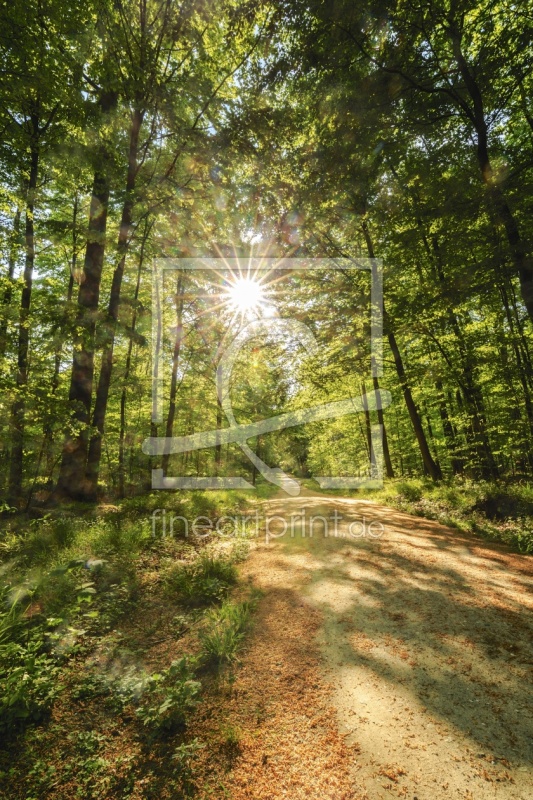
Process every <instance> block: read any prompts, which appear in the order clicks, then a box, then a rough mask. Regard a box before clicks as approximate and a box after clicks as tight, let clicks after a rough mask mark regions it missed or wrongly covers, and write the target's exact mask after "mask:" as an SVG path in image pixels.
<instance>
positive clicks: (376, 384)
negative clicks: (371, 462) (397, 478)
mask: <svg viewBox="0 0 533 800" xmlns="http://www.w3.org/2000/svg"><path fill="white" fill-rule="evenodd" d="M372 383H373V385H374V391H375V392H376V394H377V395H378V397H379V379H378V378H377V377H376V376H375V375H374V377H373V378H372ZM377 415H378V422H379V424H380V425H381V430H382V431H383V461H384V462H385V472H386V474H387V478H394V470H393V468H392V461H391V457H390V450H389V437H388V436H387V428H386V426H385V417H384V415H383V408H382V407H381V403H378V409H377Z"/></svg>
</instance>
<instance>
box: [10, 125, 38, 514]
mask: <svg viewBox="0 0 533 800" xmlns="http://www.w3.org/2000/svg"><path fill="white" fill-rule="evenodd" d="M31 127H32V136H31V141H30V175H29V181H28V191H27V199H26V219H25V231H24V238H25V248H26V256H25V261H24V284H23V287H22V295H21V299H20V314H19V334H18V347H17V385H16V390H15V392H16V393H15V399H14V401H13V405H12V407H11V426H12V433H11V460H10V469H9V492H8V496H9V501H10V502H11V503H13V504H16V503H18V501H19V498H20V495H21V493H22V473H23V459H24V426H25V415H26V397H25V394H26V387H27V383H28V350H29V343H30V328H29V323H30V320H29V316H30V306H31V292H32V284H33V267H34V264H35V238H34V237H35V226H34V210H35V191H36V189H37V177H38V174H39V133H40V131H39V116H38V114H37V113H34V114H33V115H32V116H31Z"/></svg>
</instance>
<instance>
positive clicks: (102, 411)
mask: <svg viewBox="0 0 533 800" xmlns="http://www.w3.org/2000/svg"><path fill="white" fill-rule="evenodd" d="M142 118H143V114H142V112H141V111H140V110H139V109H137V108H136V109H135V110H134V112H133V116H132V124H131V129H130V143H129V152H128V172H127V177H126V198H125V200H124V205H123V207H122V216H121V220H120V230H119V234H118V246H117V252H118V259H119V260H118V264H117V266H116V267H115V271H114V273H113V281H112V283H111V294H110V296H109V307H108V311H107V319H106V322H105V326H104V333H105V344H104V348H103V351H102V365H101V368H100V375H99V376H98V386H97V389H96V397H95V401H94V410H93V415H92V428H93V431H94V432H93V434H92V436H91V438H90V441H89V449H88V453H87V473H86V486H87V499H89V500H91V501H93V502H94V501H95V500H96V496H97V490H98V475H99V472H100V459H101V456H102V437H103V434H104V427H105V418H106V412H107V402H108V399H109V387H110V385H111V375H112V372H113V351H114V347H115V335H116V330H117V322H118V313H119V308H120V291H121V287H122V279H123V277H124V268H125V266H126V256H127V253H128V249H129V244H130V241H129V239H130V233H131V224H132V220H133V206H134V202H135V200H134V190H135V181H136V178H137V169H138V166H137V155H138V150H139V134H140V130H141V124H142Z"/></svg>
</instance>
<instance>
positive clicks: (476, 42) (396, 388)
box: [0, 0, 533, 508]
mask: <svg viewBox="0 0 533 800" xmlns="http://www.w3.org/2000/svg"><path fill="white" fill-rule="evenodd" d="M1 13H2V25H1V28H0V48H1V51H2V67H1V69H2V81H1V88H0V92H1V95H2V96H1V104H0V117H1V119H0V125H1V130H2V143H1V149H0V191H1V206H0V241H1V253H2V256H1V276H0V283H1V286H0V359H1V361H2V372H1V381H2V387H1V388H2V392H1V397H2V399H1V407H0V425H1V427H2V436H1V448H2V455H3V458H2V468H1V475H0V479H1V484H2V487H3V493H4V496H5V503H6V506H5V507H6V508H8V507H10V508H24V507H27V506H29V504H30V503H32V502H42V503H46V502H53V501H54V499H55V500H58V499H59V500H61V499H67V500H86V501H90V502H94V501H95V500H97V499H98V498H99V497H104V496H110V497H124V496H127V495H131V494H136V493H139V492H142V491H144V490H146V489H147V488H148V489H149V488H150V487H151V485H152V483H151V480H152V472H151V471H152V470H161V469H162V470H163V474H164V475H169V476H172V475H178V474H179V475H183V476H190V477H202V476H231V475H233V476H240V477H241V478H243V479H246V480H247V481H252V482H254V481H255V477H256V472H257V469H256V466H255V465H254V463H253V462H252V461H251V460H250V458H249V457H247V456H246V453H245V452H243V451H242V449H241V448H239V447H238V446H237V445H236V444H228V445H225V446H222V445H217V446H216V447H214V448H211V449H203V450H197V451H196V452H195V453H181V454H174V455H172V454H170V453H166V454H163V455H162V456H148V455H146V454H145V453H143V451H142V442H143V441H144V440H145V439H147V438H149V437H165V436H166V437H179V436H186V435H191V434H194V433H196V432H201V431H203V430H208V429H223V428H224V427H225V426H226V425H227V420H226V419H225V416H224V414H223V413H222V408H221V404H220V399H219V398H218V395H217V380H216V371H217V365H218V361H217V359H219V358H220V353H221V345H222V342H224V341H226V340H227V337H228V336H229V335H233V333H232V332H236V330H237V328H238V326H239V325H241V326H242V325H243V324H244V323H245V322H246V321H249V320H250V319H251V318H254V317H258V318H261V317H263V318H266V319H268V318H269V315H270V316H271V317H272V316H274V317H275V316H279V317H290V318H291V319H294V320H299V321H300V322H302V324H303V323H305V324H306V325H308V327H309V329H310V330H311V331H312V332H313V335H314V336H315V338H316V340H317V342H318V343H319V348H320V357H318V356H317V355H316V354H315V355H314V356H311V355H310V354H309V353H307V354H306V353H305V352H303V351H302V350H301V347H300V349H299V346H298V343H297V342H296V341H292V340H287V341H285V342H282V341H280V340H279V337H278V339H276V337H275V336H274V337H270V339H269V338H268V337H266V338H265V337H263V339H262V340H261V341H259V340H257V341H255V342H253V341H251V342H249V343H248V344H247V346H246V347H245V348H244V349H243V351H242V353H241V356H240V360H239V361H238V362H237V365H236V369H235V371H234V378H233V382H232V385H231V392H232V403H233V409H234V412H235V415H236V419H237V422H238V423H239V424H240V423H242V424H245V423H252V422H254V421H257V420H259V419H266V418H268V417H271V416H274V415H276V414H281V413H287V412H289V411H293V410H295V409H299V408H303V407H307V406H309V405H316V404H317V403H327V402H331V401H335V400H339V399H342V398H343V397H347V396H349V397H360V396H362V395H365V393H366V392H370V393H372V392H379V391H382V390H383V391H388V392H390V393H391V398H392V401H391V403H390V405H389V406H388V407H387V408H385V409H383V410H379V409H377V410H376V409H374V410H372V409H371V408H370V407H369V408H367V410H366V412H365V413H361V414H351V415H345V416H343V417H342V418H339V419H336V420H333V421H331V420H328V421H322V422H312V423H309V424H308V425H304V426H301V427H300V428H299V429H297V428H294V429H291V430H286V431H284V432H283V433H280V434H279V435H264V436H261V435H258V436H256V437H253V438H252V439H251V440H250V441H249V442H248V445H247V446H249V448H251V450H252V451H253V452H254V453H255V454H256V456H257V457H260V458H261V459H262V461H263V462H266V463H268V464H269V465H270V466H271V467H272V468H274V467H276V466H278V465H280V466H281V467H282V468H283V469H284V470H285V471H286V472H287V473H290V474H295V475H301V476H310V475H321V474H332V475H337V476H341V477H342V476H343V475H344V476H349V475H365V474H369V473H368V470H369V469H370V467H369V464H370V461H371V456H372V448H373V442H372V436H371V431H372V429H373V427H375V426H376V425H380V426H382V428H381V430H382V431H383V454H382V457H383V468H384V470H385V474H386V476H387V477H389V478H392V477H402V476H427V477H429V478H430V479H432V480H434V481H439V480H441V479H451V478H452V477H453V476H457V477H458V478H460V479H470V480H493V479H520V478H523V479H528V478H529V476H530V475H531V472H532V470H533V455H532V436H533V428H532V425H533V401H532V396H531V393H532V387H533V383H532V370H531V344H532V342H531V321H532V316H533V262H532V254H531V241H532V227H531V226H532V219H533V215H532V210H533V209H532V199H533V198H532V190H531V187H532V186H533V180H532V178H533V175H532V168H533V160H532V155H533V110H532V108H531V95H532V91H531V90H532V86H533V78H532V65H533V58H532V55H533V53H532V19H531V15H530V13H529V11H528V7H527V5H526V4H520V3H519V4H518V5H517V4H516V3H507V2H501V3H493V2H490V3H489V2H475V3H474V2H461V3H458V2H455V0H452V1H451V2H440V1H437V0H429V1H428V2H422V3H419V4H412V3H403V2H401V3H400V2H398V3H395V2H390V3H389V2H379V3H377V2H376V3H373V2H370V3H364V4H362V3H358V2H352V0H350V2H343V0H335V1H334V2H328V3H322V2H316V3H315V2H312V0H311V1H310V2H304V1H300V0H295V2H279V3H278V2H260V3H257V2H255V3H251V2H245V3H241V2H231V1H227V0H214V1H213V2H211V3H205V2H203V1H202V0H186V1H185V2H179V3H178V2H171V0H124V1H122V0H121V2H107V0H89V2H84V3H79V2H73V3H69V4H68V6H65V4H64V3H61V2H58V0H44V1H43V0H40V1H39V2H33V0H29V1H26V0H25V2H20V1H19V0H14V1H13V2H10V3H4V4H3V6H2V12H1ZM251 257H253V258H256V259H261V258H269V259H274V260H275V259H283V258H308V259H309V258H323V259H379V262H380V263H382V265H383V277H384V308H383V370H382V375H381V376H378V375H376V374H375V373H374V374H373V372H372V370H371V369H370V366H371V365H370V359H369V349H368V332H369V316H368V281H367V279H366V278H367V277H368V276H366V277H365V275H364V274H363V272H361V273H360V274H358V275H357V276H356V275H355V273H350V272H349V271H347V270H342V269H336V268H335V269H334V268H327V267H325V268H324V269H323V270H318V271H309V272H308V273H306V274H305V275H304V274H303V273H301V274H300V273H297V272H290V271H288V272H287V273H286V274H284V275H280V273H279V272H276V270H270V271H268V270H266V271H265V270H263V272H262V273H261V276H262V277H260V278H259V279H258V280H260V282H261V286H262V287H263V288H262V289H261V292H264V296H261V297H260V298H259V300H258V298H257V297H256V298H255V300H254V301H253V302H250V301H249V300H246V299H245V300H244V301H243V300H242V297H241V300H240V301H239V300H237V301H236V302H235V299H234V300H233V302H232V301H231V297H229V296H228V291H230V290H231V286H232V285H233V284H235V282H236V281H238V280H243V279H244V280H246V279H247V277H248V278H249V275H248V274H247V273H246V267H244V268H243V267H242V266H239V267H237V268H235V267H234V268H233V269H232V270H229V272H228V270H226V271H224V269H223V264H224V259H240V261H239V262H238V263H239V264H244V265H246V264H247V263H248V264H249V263H251V262H249V261H247V259H250V258H251ZM185 258H194V259H201V258H217V259H220V264H221V267H220V269H219V270H218V271H214V272H211V273H209V274H207V273H202V272H201V271H199V272H197V273H194V274H193V273H192V272H187V271H184V270H179V269H178V270H177V271H176V272H175V273H172V274H171V273H170V272H168V273H167V274H166V283H165V286H166V295H165V302H164V304H163V305H164V309H163V321H164V326H163V327H164V329H165V336H164V341H163V340H162V341H163V344H162V350H161V370H162V376H161V377H162V381H163V382H162V387H163V389H162V394H161V398H160V399H161V409H160V413H159V416H158V417H157V418H155V417H153V415H152V411H153V408H152V399H153V398H152V388H153V387H152V384H153V363H152V358H151V355H152V350H151V348H152V347H153V342H154V338H153V337H154V335H156V334H154V327H153V321H152V319H151V308H152V292H153V284H154V281H153V274H154V273H153V265H154V263H156V262H157V261H158V260H160V259H177V260H178V261H179V259H185ZM236 263H237V262H236ZM254 263H255V262H254ZM339 263H341V262H339ZM243 269H244V273H243ZM241 273H242V274H241ZM243 276H244V277H243ZM241 288H242V287H241ZM248 291H249V292H250V291H251V292H252V293H253V291H256V292H257V291H259V290H257V289H256V290H254V289H253V288H252V289H250V287H248ZM221 298H222V299H221ZM263 301H268V302H263ZM239 302H240V307H239ZM254 304H255V305H254ZM267 307H268V308H267ZM224 337H226V339H225V338H224Z"/></svg>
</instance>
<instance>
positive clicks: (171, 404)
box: [162, 272, 183, 473]
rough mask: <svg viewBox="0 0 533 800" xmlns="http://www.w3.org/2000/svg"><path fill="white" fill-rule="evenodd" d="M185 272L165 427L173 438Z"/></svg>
mask: <svg viewBox="0 0 533 800" xmlns="http://www.w3.org/2000/svg"><path fill="white" fill-rule="evenodd" d="M182 318H183V273H181V272H180V274H179V277H178V284H177V286H176V338H175V339H174V352H173V353H172V375H171V378H170V396H169V399H168V415H167V423H166V427H165V436H166V437H167V438H171V437H172V436H173V435H174V434H173V432H174V419H175V416H176V394H177V390H178V366H179V360H180V353H181V342H182V339H183V321H182ZM169 460H170V453H165V454H164V455H163V458H162V466H163V472H165V473H166V472H167V470H168V462H169Z"/></svg>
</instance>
